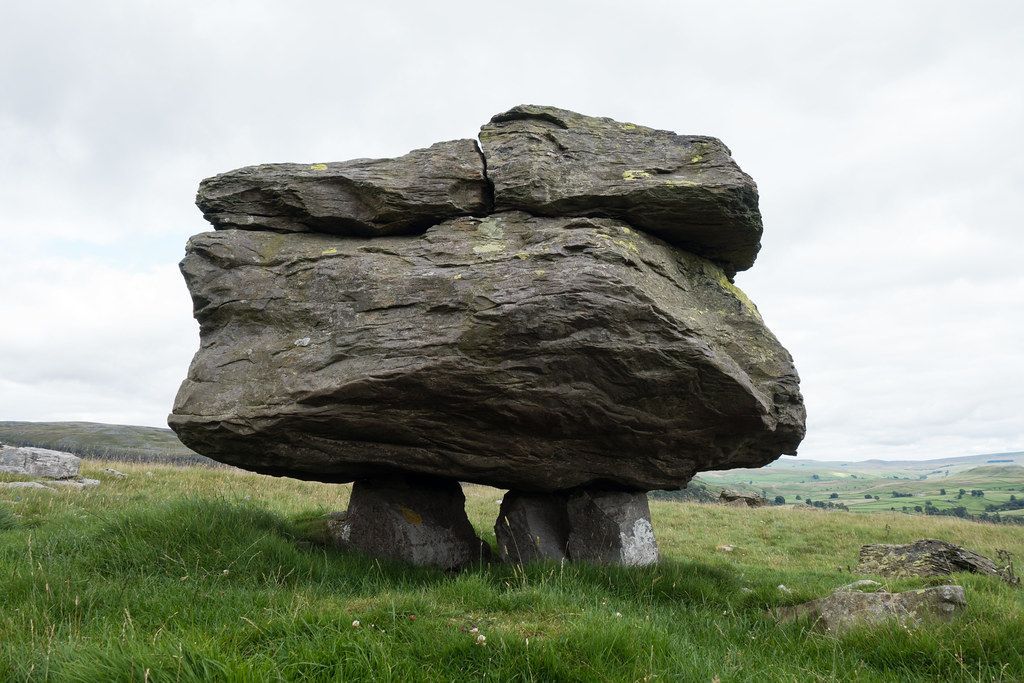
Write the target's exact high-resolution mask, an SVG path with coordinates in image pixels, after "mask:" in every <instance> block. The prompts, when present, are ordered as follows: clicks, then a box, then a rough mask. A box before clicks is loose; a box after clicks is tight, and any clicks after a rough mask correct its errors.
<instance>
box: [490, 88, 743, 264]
mask: <svg viewBox="0 0 1024 683" xmlns="http://www.w3.org/2000/svg"><path fill="white" fill-rule="evenodd" d="M480 144H481V146H482V148H483V151H484V156H485V157H486V158H487V175H488V177H489V178H490V179H491V181H492V182H493V183H494V201H495V206H496V208H497V210H499V211H501V210H508V209H520V210H523V211H529V212H530V213H533V214H537V215H543V216H603V217H609V218H618V219H621V220H623V221H625V222H627V223H629V224H630V225H632V226H633V227H634V228H638V229H640V230H644V231H646V232H649V233H651V234H653V235H657V236H658V237H661V238H662V239H664V240H665V241H667V242H669V243H671V244H673V245H676V246H679V247H682V248H684V249H686V250H688V251H691V252H693V253H695V254H699V255H701V256H706V257H707V258H709V259H711V260H713V261H715V262H717V263H720V264H722V266H723V267H724V268H725V269H726V271H727V272H728V273H730V274H732V273H735V272H736V271H738V270H746V269H747V268H750V267H751V266H752V265H753V264H754V259H755V258H756V256H757V252H758V250H759V249H760V247H761V232H762V227H761V213H760V211H759V210H758V196H757V186H756V185H755V184H754V181H753V180H752V179H751V178H750V176H748V175H747V174H746V173H744V172H743V171H741V170H740V168H739V166H737V165H736V162H734V161H733V159H732V156H731V153H730V151H729V148H728V147H726V146H725V145H723V144H722V142H721V141H720V140H717V139H715V138H710V137H705V136H702V135H676V134H675V133H672V132H670V131H665V130H654V129H653V128H647V127H645V126H638V125H636V124H633V123H622V122H619V121H613V120H612V119H608V118H597V117H593V116H583V115H581V114H577V113H575V112H571V111H566V110H564V109H556V108H554V107H538V106H533V105H525V106H518V107H514V108H513V109H510V110H509V111H507V112H504V113H503V114H498V115H497V116H495V117H494V118H492V119H491V121H490V123H488V124H487V125H485V126H484V127H483V128H482V129H481V131H480Z"/></svg>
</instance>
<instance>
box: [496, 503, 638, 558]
mask: <svg viewBox="0 0 1024 683" xmlns="http://www.w3.org/2000/svg"><path fill="white" fill-rule="evenodd" d="M494 531H495V535H496V536H497V538H498V553H499V554H500V555H501V558H502V559H504V560H506V561H509V562H517V563H525V562H530V561H533V560H555V561H561V560H565V559H569V560H574V561H579V562H588V563H591V564H621V565H626V566H643V565H648V564H654V563H656V562H657V561H658V544H657V542H656V541H655V538H654V528H653V527H652V526H651V513H650V507H649V506H648V503H647V495H646V494H644V493H624V492H612V491H595V490H578V491H571V492H565V493H560V494H528V493H519V492H515V491H509V492H508V494H506V495H505V498H504V499H503V500H502V506H501V511H500V512H499V513H498V521H497V523H496V524H495V526H494Z"/></svg>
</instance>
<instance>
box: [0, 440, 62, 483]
mask: <svg viewBox="0 0 1024 683" xmlns="http://www.w3.org/2000/svg"><path fill="white" fill-rule="evenodd" d="M81 463H82V460H81V458H79V457H78V456H77V455H72V454H71V453H64V452H63V451H53V450H50V449H48V448H34V447H29V446H0V472H2V473H4V474H17V475H23V476H27V477H41V478H45V479H72V478H74V477H77V476H78V469H79V467H80V466H81Z"/></svg>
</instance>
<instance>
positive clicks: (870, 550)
mask: <svg viewBox="0 0 1024 683" xmlns="http://www.w3.org/2000/svg"><path fill="white" fill-rule="evenodd" d="M857 571H858V572H859V573H861V574H878V575H880V576H894V577H899V576H944V575H947V574H952V573H953V572H971V573H974V574H986V575H988V576H1001V574H1000V572H999V568H998V567H996V565H995V563H994V562H992V560H990V559H989V558H987V557H985V556H984V555H979V554H978V553H976V552H973V551H971V550H968V549H967V548H962V547H960V546H958V545H954V544H952V543H947V542H946V541H938V540H935V539H924V540H921V541H914V542H913V543H908V544H905V545H890V544H886V543H872V544H869V545H865V546H862V547H861V549H860V560H859V562H858V563H857Z"/></svg>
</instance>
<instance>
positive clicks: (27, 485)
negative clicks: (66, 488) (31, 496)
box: [0, 481, 54, 491]
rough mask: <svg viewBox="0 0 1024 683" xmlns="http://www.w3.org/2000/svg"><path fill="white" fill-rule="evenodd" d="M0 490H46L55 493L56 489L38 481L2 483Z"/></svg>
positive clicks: (0, 482)
mask: <svg viewBox="0 0 1024 683" xmlns="http://www.w3.org/2000/svg"><path fill="white" fill-rule="evenodd" d="M0 488H3V489H45V490H46V491H53V490H54V489H52V488H50V487H49V486H46V485H45V484H41V483H39V482H38V481H0Z"/></svg>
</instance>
